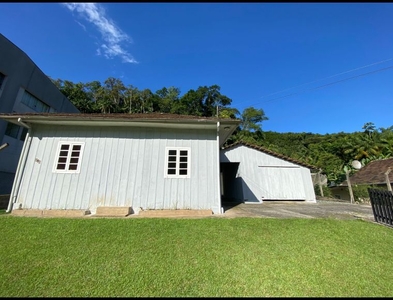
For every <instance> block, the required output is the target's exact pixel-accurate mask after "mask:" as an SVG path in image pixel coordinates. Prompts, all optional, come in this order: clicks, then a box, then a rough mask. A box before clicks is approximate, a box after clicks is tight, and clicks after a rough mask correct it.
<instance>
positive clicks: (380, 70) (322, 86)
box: [264, 66, 393, 103]
mask: <svg viewBox="0 0 393 300" xmlns="http://www.w3.org/2000/svg"><path fill="white" fill-rule="evenodd" d="M392 68H393V66H390V67H386V68H383V69H378V70H375V71H371V72H367V73H363V74H359V75H356V76H352V77H349V78H345V79H342V80H338V81H334V82H331V83H327V84H324V85H321V86H318V87H315V88H310V89H305V90H303V91H300V92H297V93H292V94H289V95H285V96H281V97H277V98H273V99H270V100H266V101H265V102H264V103H266V102H270V101H273V100H277V99H281V98H286V97H289V96H293V95H298V94H301V93H304V92H307V91H312V90H317V89H321V88H324V87H327V86H329V85H333V84H336V83H340V82H343V81H347V80H350V79H353V78H357V77H361V76H366V75H369V74H373V73H378V72H382V71H386V70H389V69H392Z"/></svg>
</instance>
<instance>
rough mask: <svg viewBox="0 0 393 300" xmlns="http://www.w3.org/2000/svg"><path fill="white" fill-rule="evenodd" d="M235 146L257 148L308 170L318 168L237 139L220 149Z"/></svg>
mask: <svg viewBox="0 0 393 300" xmlns="http://www.w3.org/2000/svg"><path fill="white" fill-rule="evenodd" d="M236 146H246V147H249V148H252V149H255V150H258V151H260V152H263V153H265V154H269V155H271V156H274V157H277V158H280V159H283V160H285V161H288V162H291V163H294V164H297V165H300V166H302V167H306V168H308V169H310V170H319V168H318V167H316V166H313V165H310V164H307V163H304V162H301V161H299V160H296V159H293V158H290V157H288V156H285V155H282V154H279V153H277V152H274V151H272V150H269V149H266V148H264V147H262V146H257V145H254V144H250V143H247V142H243V141H239V142H236V143H233V144H231V145H228V146H225V147H222V148H221V149H222V150H227V149H230V148H234V147H236Z"/></svg>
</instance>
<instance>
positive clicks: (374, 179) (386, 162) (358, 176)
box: [340, 158, 393, 186]
mask: <svg viewBox="0 0 393 300" xmlns="http://www.w3.org/2000/svg"><path fill="white" fill-rule="evenodd" d="M389 167H390V168H391V169H392V172H390V173H389V180H390V182H393V158H387V159H380V160H374V161H372V162H370V163H368V164H367V165H365V166H364V167H363V168H361V169H360V170H358V171H357V172H356V173H355V174H353V175H352V176H350V177H349V180H350V181H351V185H352V184H386V181H385V178H386V177H385V172H386V171H387V170H388V168H389ZM340 186H348V182H347V181H346V180H345V181H343V182H342V183H341V184H340Z"/></svg>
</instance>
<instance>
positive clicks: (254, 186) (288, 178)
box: [220, 145, 315, 202]
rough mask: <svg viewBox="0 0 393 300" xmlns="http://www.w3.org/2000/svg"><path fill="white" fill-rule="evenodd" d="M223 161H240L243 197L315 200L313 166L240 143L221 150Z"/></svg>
mask: <svg viewBox="0 0 393 300" xmlns="http://www.w3.org/2000/svg"><path fill="white" fill-rule="evenodd" d="M220 161H221V162H239V163H240V164H239V170H238V177H239V178H241V179H242V189H243V199H244V200H245V201H248V202H262V201H263V200H306V201H312V202H315V194H314V188H313V184H312V180H311V173H310V170H309V169H307V168H305V167H302V166H299V165H296V164H294V163H291V162H288V161H286V160H283V159H280V158H277V157H274V156H272V155H269V154H266V153H263V152H261V151H258V150H256V149H252V148H250V147H247V146H243V145H238V146H235V147H233V148H228V149H224V150H222V151H221V153H220Z"/></svg>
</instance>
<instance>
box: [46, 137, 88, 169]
mask: <svg viewBox="0 0 393 300" xmlns="http://www.w3.org/2000/svg"><path fill="white" fill-rule="evenodd" d="M83 145H84V144H83V143H73V142H71V143H70V142H59V146H58V150H57V155H56V160H55V165H54V170H53V171H54V172H56V173H79V171H80V161H81V158H82V150H83Z"/></svg>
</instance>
